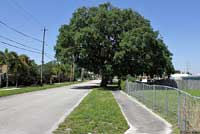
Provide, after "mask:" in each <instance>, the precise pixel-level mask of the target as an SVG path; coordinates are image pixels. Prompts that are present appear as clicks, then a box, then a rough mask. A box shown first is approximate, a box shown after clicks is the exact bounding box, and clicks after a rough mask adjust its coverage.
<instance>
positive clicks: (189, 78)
mask: <svg viewBox="0 0 200 134" xmlns="http://www.w3.org/2000/svg"><path fill="white" fill-rule="evenodd" d="M182 79H183V80H200V75H192V76H187V77H183V78H182Z"/></svg>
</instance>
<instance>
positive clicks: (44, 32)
mask: <svg viewBox="0 0 200 134" xmlns="http://www.w3.org/2000/svg"><path fill="white" fill-rule="evenodd" d="M46 31H47V29H46V28H45V27H44V29H43V40H42V65H41V76H40V84H41V86H42V85H43V65H44V44H45V34H46Z"/></svg>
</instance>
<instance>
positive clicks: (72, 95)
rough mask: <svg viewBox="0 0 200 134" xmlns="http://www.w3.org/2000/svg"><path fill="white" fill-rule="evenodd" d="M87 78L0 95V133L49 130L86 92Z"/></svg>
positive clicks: (27, 133)
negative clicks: (20, 92) (25, 91)
mask: <svg viewBox="0 0 200 134" xmlns="http://www.w3.org/2000/svg"><path fill="white" fill-rule="evenodd" d="M97 83H99V81H90V82H86V83H82V84H76V85H71V86H66V87H61V88H55V89H50V90H43V91H37V92H30V93H25V94H20V95H14V96H8V97H2V98H0V134H49V133H51V130H52V129H55V128H56V126H57V125H58V123H59V121H61V120H62V119H64V117H65V115H67V114H69V112H70V111H71V110H72V108H73V107H74V106H75V105H77V103H78V102H79V101H80V99H81V98H82V97H83V96H85V95H87V94H88V93H89V91H90V86H94V85H96V84H97Z"/></svg>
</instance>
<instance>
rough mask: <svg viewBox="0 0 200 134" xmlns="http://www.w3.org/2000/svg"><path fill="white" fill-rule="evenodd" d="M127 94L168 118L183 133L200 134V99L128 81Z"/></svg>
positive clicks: (180, 91) (183, 93) (177, 90)
mask: <svg viewBox="0 0 200 134" xmlns="http://www.w3.org/2000/svg"><path fill="white" fill-rule="evenodd" d="M125 92H126V93H127V94H129V95H131V96H133V97H135V98H136V99H138V100H139V101H141V102H142V103H143V104H145V105H146V106H147V107H149V108H150V109H152V110H153V111H155V112H157V113H158V114H160V115H161V116H163V117H164V118H166V119H167V120H168V121H169V122H170V123H172V124H173V125H174V126H175V127H177V128H179V129H180V132H181V133H183V134H187V133H189V134H191V133H192V134H199V133H200V97H194V96H192V95H190V94H188V93H186V92H184V91H182V90H179V89H177V88H172V87H167V86H159V85H147V84H142V83H133V82H128V81H126V90H125Z"/></svg>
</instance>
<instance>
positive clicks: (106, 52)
mask: <svg viewBox="0 0 200 134" xmlns="http://www.w3.org/2000/svg"><path fill="white" fill-rule="evenodd" d="M59 31H60V33H59V36H58V40H57V44H56V47H55V50H56V57H57V59H58V60H59V61H61V62H64V63H65V62H68V63H70V62H71V63H72V62H75V63H76V64H78V66H80V67H83V68H86V69H87V70H89V71H92V72H94V73H96V74H100V75H101V76H102V83H101V86H106V85H107V82H108V80H109V78H110V77H113V76H118V77H119V78H120V77H122V76H126V75H127V74H132V75H134V74H136V75H139V74H143V73H146V74H148V75H151V76H153V75H154V74H157V75H161V74H163V73H164V72H165V73H167V74H170V73H171V72H173V70H174V68H173V65H172V62H171V59H172V58H171V57H172V54H171V53H170V52H169V50H168V48H167V47H166V45H165V44H164V42H163V40H162V39H161V38H159V33H158V32H156V31H154V30H153V28H152V27H151V25H150V21H148V20H147V19H145V18H144V17H143V16H141V15H140V14H139V13H137V12H135V11H133V10H131V9H119V8H116V7H113V6H112V5H111V4H110V3H105V4H102V5H99V6H98V7H90V8H87V7H82V8H79V9H77V10H76V11H75V12H74V14H73V16H72V18H71V20H70V23H69V24H65V25H63V26H61V28H60V30H59Z"/></svg>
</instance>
